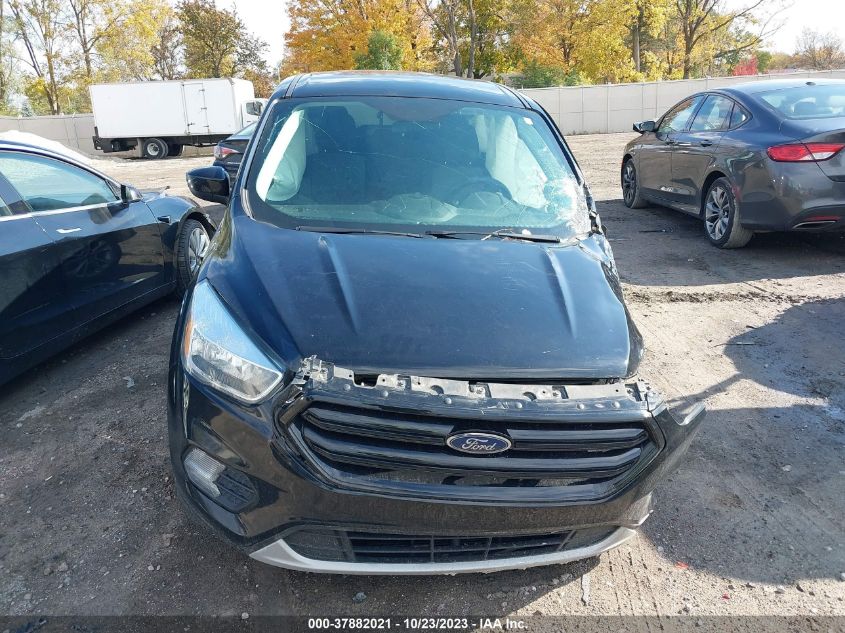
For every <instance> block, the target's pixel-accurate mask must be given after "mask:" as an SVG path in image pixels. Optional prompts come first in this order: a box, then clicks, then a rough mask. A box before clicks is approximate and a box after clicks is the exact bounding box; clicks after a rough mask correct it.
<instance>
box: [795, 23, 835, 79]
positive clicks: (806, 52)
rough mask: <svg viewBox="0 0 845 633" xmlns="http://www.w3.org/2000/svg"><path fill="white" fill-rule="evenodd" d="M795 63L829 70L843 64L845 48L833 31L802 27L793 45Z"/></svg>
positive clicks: (804, 66) (805, 66)
mask: <svg viewBox="0 0 845 633" xmlns="http://www.w3.org/2000/svg"><path fill="white" fill-rule="evenodd" d="M794 60H795V63H796V64H797V65H798V66H800V67H802V68H812V69H813V70H831V69H834V68H842V67H843V66H845V48H843V45H842V39H841V38H840V37H839V36H838V35H836V34H835V33H833V32H831V33H819V32H818V31H813V30H812V29H804V30H803V31H802V32H801V35H800V36H798V42H797V44H796V47H795V57H794Z"/></svg>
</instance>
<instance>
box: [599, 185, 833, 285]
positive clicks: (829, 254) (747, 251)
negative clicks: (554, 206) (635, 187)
mask: <svg viewBox="0 0 845 633" xmlns="http://www.w3.org/2000/svg"><path fill="white" fill-rule="evenodd" d="M597 208H598V211H599V214H600V215H601V219H602V222H603V223H604V225H605V226H606V227H607V236H608V239H609V240H610V243H611V245H612V247H613V252H614V255H615V257H616V261H617V265H618V267H619V270H620V272H621V275H622V280H623V281H624V282H625V283H629V284H635V285H642V286H704V285H714V284H725V283H738V282H753V281H757V280H761V279H787V280H788V279H790V278H793V277H805V276H815V275H825V274H831V273H840V272H845V257H843V256H845V233H798V232H791V233H759V234H757V235H755V236H754V237H753V238H752V240H751V242H749V243H748V245H747V246H745V247H744V248H740V249H730V250H725V249H719V248H715V247H713V246H711V245H710V244H709V242H708V241H707V238H706V237H705V235H704V228H703V222H702V221H701V220H699V219H697V218H694V217H692V216H689V215H686V214H684V213H680V212H678V211H674V210H672V209H666V208H664V207H657V206H654V207H648V208H645V209H629V208H627V207H626V206H625V205H624V204H623V202H622V201H621V200H605V201H600V202H598V203H597Z"/></svg>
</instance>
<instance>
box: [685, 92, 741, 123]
mask: <svg viewBox="0 0 845 633" xmlns="http://www.w3.org/2000/svg"><path fill="white" fill-rule="evenodd" d="M733 105H734V103H733V101H731V100H730V99H728V98H727V97H722V96H720V95H708V96H707V98H706V99H705V100H704V103H703V104H702V106H701V109H700V110H699V111H698V112H697V113H696V115H695V119H693V121H692V125H691V126H690V132H713V131H721V130H727V129H728V123H729V121H730V118H731V110H733Z"/></svg>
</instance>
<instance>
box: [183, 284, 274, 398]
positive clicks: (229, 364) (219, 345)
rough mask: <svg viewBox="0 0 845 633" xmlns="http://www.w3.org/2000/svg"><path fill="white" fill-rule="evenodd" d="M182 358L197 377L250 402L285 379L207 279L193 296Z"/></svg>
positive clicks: (195, 290)
mask: <svg viewBox="0 0 845 633" xmlns="http://www.w3.org/2000/svg"><path fill="white" fill-rule="evenodd" d="M182 360H183V362H184V364H185V369H186V370H187V371H188V373H189V374H191V376H193V377H194V378H196V379H197V380H200V381H202V382H204V383H205V384H207V385H209V386H211V387H214V388H215V389H219V390H220V391H222V392H223V393H226V394H229V395H230V396H233V397H235V398H237V399H238V400H242V401H244V402H247V403H250V404H252V403H255V402H258V401H259V400H262V399H263V398H266V397H267V396H268V395H269V394H270V392H271V391H273V389H275V388H276V386H277V385H278V384H279V382H280V381H281V380H282V372H281V371H280V370H279V369H277V368H276V367H275V366H274V363H273V361H271V360H270V359H269V358H267V355H266V354H264V353H263V352H262V351H261V350H260V349H258V347H257V346H256V345H255V343H253V342H252V341H251V340H250V339H249V337H248V336H247V335H246V334H245V333H244V331H243V330H242V329H241V328H240V327H239V326H238V324H237V323H236V322H235V319H234V318H232V315H231V314H229V311H228V310H227V309H226V306H224V305H223V302H222V301H221V300H220V298H219V297H218V296H217V293H216V292H214V290H213V289H212V287H211V286H210V285H209V284H208V282H205V281H203V282H200V283H199V284H197V286H196V288H195V289H194V294H193V296H192V297H191V307H190V308H189V310H188V318H187V320H186V322H185V336H184V339H183V340H182Z"/></svg>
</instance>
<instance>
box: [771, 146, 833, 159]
mask: <svg viewBox="0 0 845 633" xmlns="http://www.w3.org/2000/svg"><path fill="white" fill-rule="evenodd" d="M843 147H845V143H789V144H787V145H775V146H774V147H770V148H769V149H767V150H766V153H767V154H768V155H769V158H771V159H772V160H775V161H777V162H779V163H797V162H806V161H819V160H827V159H828V158H831V157H833V156H835V155H836V154H837V153H838V152H839V150H841V149H842V148H843Z"/></svg>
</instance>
